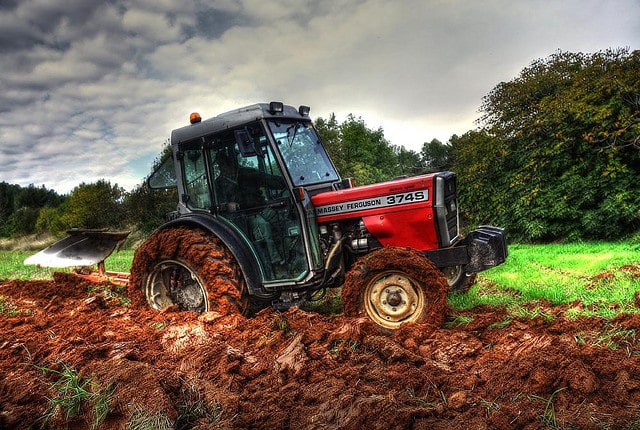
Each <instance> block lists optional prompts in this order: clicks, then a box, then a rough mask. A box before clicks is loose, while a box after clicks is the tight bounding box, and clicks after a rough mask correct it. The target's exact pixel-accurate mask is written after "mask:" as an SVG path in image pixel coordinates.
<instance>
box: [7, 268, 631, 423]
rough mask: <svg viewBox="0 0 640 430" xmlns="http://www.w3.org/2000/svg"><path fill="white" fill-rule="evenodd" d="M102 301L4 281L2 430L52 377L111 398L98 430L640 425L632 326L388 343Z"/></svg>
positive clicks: (560, 326)
mask: <svg viewBox="0 0 640 430" xmlns="http://www.w3.org/2000/svg"><path fill="white" fill-rule="evenodd" d="M113 290H115V287H113V286H106V285H95V284H89V283H88V282H87V281H82V280H79V279H78V278H77V277H75V276H73V275H65V274H56V276H55V279H54V280H52V281H16V280H5V281H0V296H2V297H3V298H4V299H3V301H2V313H0V428H2V429H26V428H30V427H32V428H39V427H40V425H41V424H42V422H43V421H42V420H41V417H43V416H44V415H45V414H47V412H48V411H49V410H48V408H49V404H50V402H49V399H56V398H59V394H58V393H57V392H56V390H55V389H54V384H55V383H56V381H58V379H59V375H58V374H57V373H55V371H62V370H64V366H67V367H68V368H71V369H75V370H77V372H78V373H79V375H81V376H82V377H84V378H91V380H92V381H93V382H94V384H93V385H87V388H88V389H89V390H90V391H99V390H100V389H103V390H104V389H105V388H106V387H108V386H111V387H113V388H112V389H113V396H112V397H110V403H109V413H108V415H107V417H106V421H105V422H104V423H103V424H102V425H101V426H100V427H98V428H108V429H125V428H131V427H132V425H133V423H140V422H141V419H142V418H144V417H146V418H151V417H155V419H156V421H155V422H156V424H155V425H147V427H144V428H180V429H189V428H199V429H205V428H206V429H275V428H278V429H286V428H291V429H363V428H367V429H494V428H497V429H513V428H515V429H518V428H519V429H538V428H576V429H577V428H580V429H589V428H594V429H600V428H608V429H609V428H611V429H617V428H619V429H623V428H637V427H638V425H639V424H640V346H639V345H638V336H637V335H636V330H637V327H639V325H640V317H638V316H630V315H625V316H621V317H618V318H617V319H616V320H614V321H605V320H602V319H596V318H593V319H581V320H568V319H566V318H565V317H563V311H564V310H563V309H560V308H554V307H551V306H548V305H547V307H545V312H547V313H553V314H554V315H555V316H556V318H555V319H554V320H553V321H550V322H549V321H547V320H545V319H542V318H540V319H533V320H520V319H509V318H507V315H506V313H505V312H504V311H503V310H502V309H499V308H485V307H480V308H475V309H472V310H469V311H466V312H458V313H456V315H455V316H457V317H458V318H456V319H455V321H462V320H463V319H462V318H460V317H468V318H466V319H465V320H469V319H470V320H471V322H469V323H466V324H458V325H453V326H449V325H451V324H449V325H447V324H445V325H444V326H443V327H436V328H434V327H432V326H429V325H418V324H414V325H405V326H403V327H402V328H401V329H400V330H398V331H397V332H396V333H395V334H394V335H393V336H384V335H381V334H380V332H379V331H378V330H377V329H376V328H375V326H374V325H373V324H372V323H371V322H369V321H368V320H367V319H366V318H353V317H345V316H343V315H322V314H318V313H314V312H305V311H302V310H300V309H297V308H293V309H290V310H289V311H287V312H283V313H279V312H276V311H274V310H271V309H266V310H263V311H261V312H259V313H258V314H257V315H256V316H254V317H253V318H245V317H242V316H239V315H226V316H221V314H219V313H214V312H209V313H205V314H203V315H200V316H196V315H195V314H189V313H178V312H164V313H162V312H157V311H151V310H147V309H143V308H139V307H135V306H128V307H127V306H122V305H121V303H120V300H119V299H118V297H117V296H116V295H115V294H113V293H112V291H113ZM536 306H538V307H540V306H544V304H540V303H536ZM453 320H454V315H449V321H450V322H451V321H453ZM47 369H48V370H47ZM94 403H95V401H94ZM91 405H92V402H91V401H86V402H85V403H84V407H83V409H82V410H81V412H80V415H79V416H76V417H69V418H66V417H65V414H64V412H63V411H62V410H61V409H59V408H58V409H56V410H54V411H52V412H53V413H52V414H50V418H49V421H48V424H47V425H48V427H45V428H54V429H57V428H69V429H88V428H92V427H91V425H92V419H91V416H92V409H91V407H90V406H91ZM197 407H198V408H197ZM196 409H198V410H196ZM187 412H191V415H189V414H188V413H187ZM216 412H219V413H216ZM160 418H164V421H161V420H160ZM147 422H148V421H147ZM163 422H164V423H165V426H163V425H162V423H163ZM166 423H171V427H167V426H166ZM139 428H140V427H139Z"/></svg>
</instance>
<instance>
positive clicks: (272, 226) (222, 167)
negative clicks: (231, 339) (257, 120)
mask: <svg viewBox="0 0 640 430" xmlns="http://www.w3.org/2000/svg"><path fill="white" fill-rule="evenodd" d="M245 129H246V128H245ZM251 130H252V136H251V139H252V142H253V144H254V145H255V146H254V148H255V150H251V151H249V150H247V148H243V147H241V145H242V143H239V140H238V139H237V138H236V135H235V133H234V132H233V131H226V132H224V133H220V134H218V135H214V136H213V138H212V139H211V141H210V143H209V144H208V145H207V148H208V149H207V159H208V162H209V163H210V171H211V176H212V181H211V182H212V184H211V191H212V198H213V203H212V208H213V211H214V212H215V213H216V214H217V215H218V216H220V217H222V218H224V219H226V220H227V221H229V222H230V223H232V224H233V225H234V226H235V227H236V229H237V230H238V231H239V232H241V234H242V235H243V236H244V237H245V238H246V241H247V243H248V244H249V245H250V247H251V248H252V250H253V252H254V254H255V255H256V257H257V260H258V262H259V264H260V268H261V272H262V276H263V281H264V282H265V283H269V282H282V281H291V280H301V279H303V278H304V277H305V276H306V275H307V274H308V272H309V269H308V264H307V259H306V256H305V247H304V242H303V232H302V228H301V222H300V215H299V212H298V210H297V208H296V204H295V201H294V200H293V196H292V194H291V191H290V188H289V186H288V184H287V181H286V179H285V177H284V175H283V172H282V170H281V169H280V167H279V165H278V161H277V159H276V157H275V155H274V152H273V150H272V149H271V147H270V145H269V142H268V139H267V138H266V136H265V134H264V133H263V132H262V131H261V130H262V128H261V127H252V129H251Z"/></svg>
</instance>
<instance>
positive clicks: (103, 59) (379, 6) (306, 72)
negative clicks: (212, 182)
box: [0, 0, 640, 192]
mask: <svg viewBox="0 0 640 430" xmlns="http://www.w3.org/2000/svg"><path fill="white" fill-rule="evenodd" d="M639 11H640V5H639V4H638V3H637V2H636V1H635V0H616V1H611V2H602V1H599V0H565V1H561V2H560V1H558V2H556V1H551V0H528V1H511V0H509V1H507V0H489V1H485V2H476V1H462V0H451V1H436V0H433V1H430V0H403V1H398V2H390V1H388V0H357V1H355V0H323V1H316V0H272V1H264V0H215V1H206V0H183V1H181V2H173V1H171V0H110V1H104V2H94V1H86V0H20V1H6V0H1V1H0V72H1V73H0V181H2V180H4V181H8V182H11V183H19V184H21V185H28V184H29V183H34V184H36V185H39V184H45V185H46V186H47V187H49V188H55V189H56V190H59V191H63V192H66V191H69V190H71V189H72V188H73V187H74V186H76V185H77V184H79V183H80V182H92V181H95V180H97V179H102V178H105V179H108V180H111V181H112V182H117V183H119V184H121V185H123V186H125V187H127V188H132V187H133V186H134V185H135V184H136V183H139V181H140V180H141V179H142V177H143V176H144V175H146V174H148V173H149V172H148V169H149V166H150V165H151V163H152V162H153V159H154V158H155V157H156V156H157V154H158V153H159V152H160V151H161V148H162V144H163V143H164V142H165V141H166V139H167V136H168V135H169V133H170V130H171V129H172V128H175V127H178V126H182V125H185V124H186V123H187V120H188V115H189V113H190V112H192V111H194V110H197V111H200V112H201V114H202V115H203V116H205V117H206V116H212V115H215V114H217V113H219V112H222V111H225V110H229V109H232V108H235V107H239V106H241V105H244V104H250V103H255V102H257V101H270V100H283V101H284V102H287V103H291V104H294V105H297V104H307V105H311V107H312V115H313V116H314V117H316V116H323V117H327V116H328V115H329V114H331V113H332V112H334V113H336V115H337V116H338V118H339V119H341V118H344V117H346V115H347V114H349V113H354V114H356V115H359V116H362V117H363V118H364V119H365V121H366V122H367V124H368V125H369V126H370V127H372V128H377V127H382V128H383V129H384V131H385V136H386V137H387V138H388V139H389V140H391V142H392V143H393V144H396V145H405V146H407V147H408V148H410V149H413V150H419V149H420V146H421V144H422V143H423V142H425V141H429V140H431V139H432V138H438V139H439V140H441V141H446V140H447V139H448V138H449V137H450V136H451V135H452V134H454V133H457V134H461V133H464V132H466V131H468V130H469V129H471V128H474V127H475V126H474V123H473V120H474V119H475V118H476V117H477V114H478V113H477V109H478V106H479V105H480V103H481V98H482V96H483V95H485V94H487V93H488V92H489V91H490V90H491V88H492V87H493V86H495V85H496V84H497V83H498V82H500V81H503V80H509V79H512V78H513V77H515V76H516V75H517V74H518V72H519V71H520V70H521V69H522V68H523V67H525V66H526V65H528V64H529V63H530V62H531V61H533V60H534V59H536V58H541V57H544V56H547V55H550V54H552V53H553V52H555V51H556V50H557V49H563V50H568V51H582V52H594V51H597V50H602V49H606V48H608V47H611V46H613V47H617V46H630V47H631V48H632V49H638V42H639V40H640V34H639V31H640V26H638V25H637V23H636V20H637V16H638V12H639ZM144 160H148V161H147V162H145V161H144Z"/></svg>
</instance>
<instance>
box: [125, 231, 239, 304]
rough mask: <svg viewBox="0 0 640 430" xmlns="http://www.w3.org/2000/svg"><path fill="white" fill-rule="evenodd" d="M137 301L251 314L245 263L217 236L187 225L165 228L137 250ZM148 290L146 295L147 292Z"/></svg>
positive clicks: (133, 281)
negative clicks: (249, 311) (242, 264)
mask: <svg viewBox="0 0 640 430" xmlns="http://www.w3.org/2000/svg"><path fill="white" fill-rule="evenodd" d="M130 285H131V289H132V291H131V297H132V301H135V299H136V298H139V299H140V302H141V304H144V303H145V302H146V304H147V305H149V306H150V307H152V308H154V309H158V310H161V309H165V308H167V307H169V306H176V307H177V308H178V309H179V310H181V311H193V312H199V313H200V312H207V311H217V312H220V313H223V314H230V313H241V314H246V312H247V309H248V304H249V298H248V294H247V289H246V284H245V281H244V278H243V276H242V274H241V272H240V268H239V266H238V264H237V263H236V261H235V259H234V258H233V256H232V255H231V253H230V252H229V250H228V249H227V247H226V246H225V245H224V244H223V243H222V242H221V241H220V239H218V238H217V237H215V236H213V235H211V234H209V233H206V232H204V231H202V230H199V229H191V228H187V227H179V228H171V229H165V230H160V231H158V232H156V233H154V234H153V235H152V236H151V237H149V239H147V240H146V241H145V242H144V243H143V244H142V245H141V246H140V248H139V249H138V250H137V251H136V254H135V257H134V260H133V265H132V268H131V282H130ZM141 293H142V294H141Z"/></svg>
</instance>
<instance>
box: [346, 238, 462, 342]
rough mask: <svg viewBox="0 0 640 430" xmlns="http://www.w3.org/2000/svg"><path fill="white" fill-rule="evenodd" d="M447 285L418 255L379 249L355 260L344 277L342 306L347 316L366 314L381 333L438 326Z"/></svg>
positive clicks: (444, 306)
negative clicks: (418, 325) (410, 325)
mask: <svg viewBox="0 0 640 430" xmlns="http://www.w3.org/2000/svg"><path fill="white" fill-rule="evenodd" d="M448 292H449V284H448V283H447V279H446V278H445V276H444V275H443V273H442V272H441V271H440V270H439V269H438V268H437V267H436V266H435V265H434V264H433V263H432V262H431V261H429V260H428V259H427V258H426V257H425V256H424V255H423V254H422V253H421V252H419V251H416V250H414V249H410V248H397V247H387V248H381V249H378V250H376V251H373V252H371V253H370V254H367V255H365V256H364V257H362V258H361V259H360V260H358V261H357V262H356V263H355V264H354V266H353V267H352V268H351V270H349V271H348V272H347V274H346V276H345V282H344V285H343V286H342V303H343V306H344V313H345V315H347V316H359V315H367V316H368V317H369V318H370V319H371V320H372V321H373V322H374V323H375V324H377V325H378V326H379V327H381V328H382V329H385V330H395V329H397V328H398V327H400V325H402V324H404V323H407V322H414V323H428V324H430V325H433V326H440V325H442V324H443V323H444V320H445V316H446V312H447V293H448Z"/></svg>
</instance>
